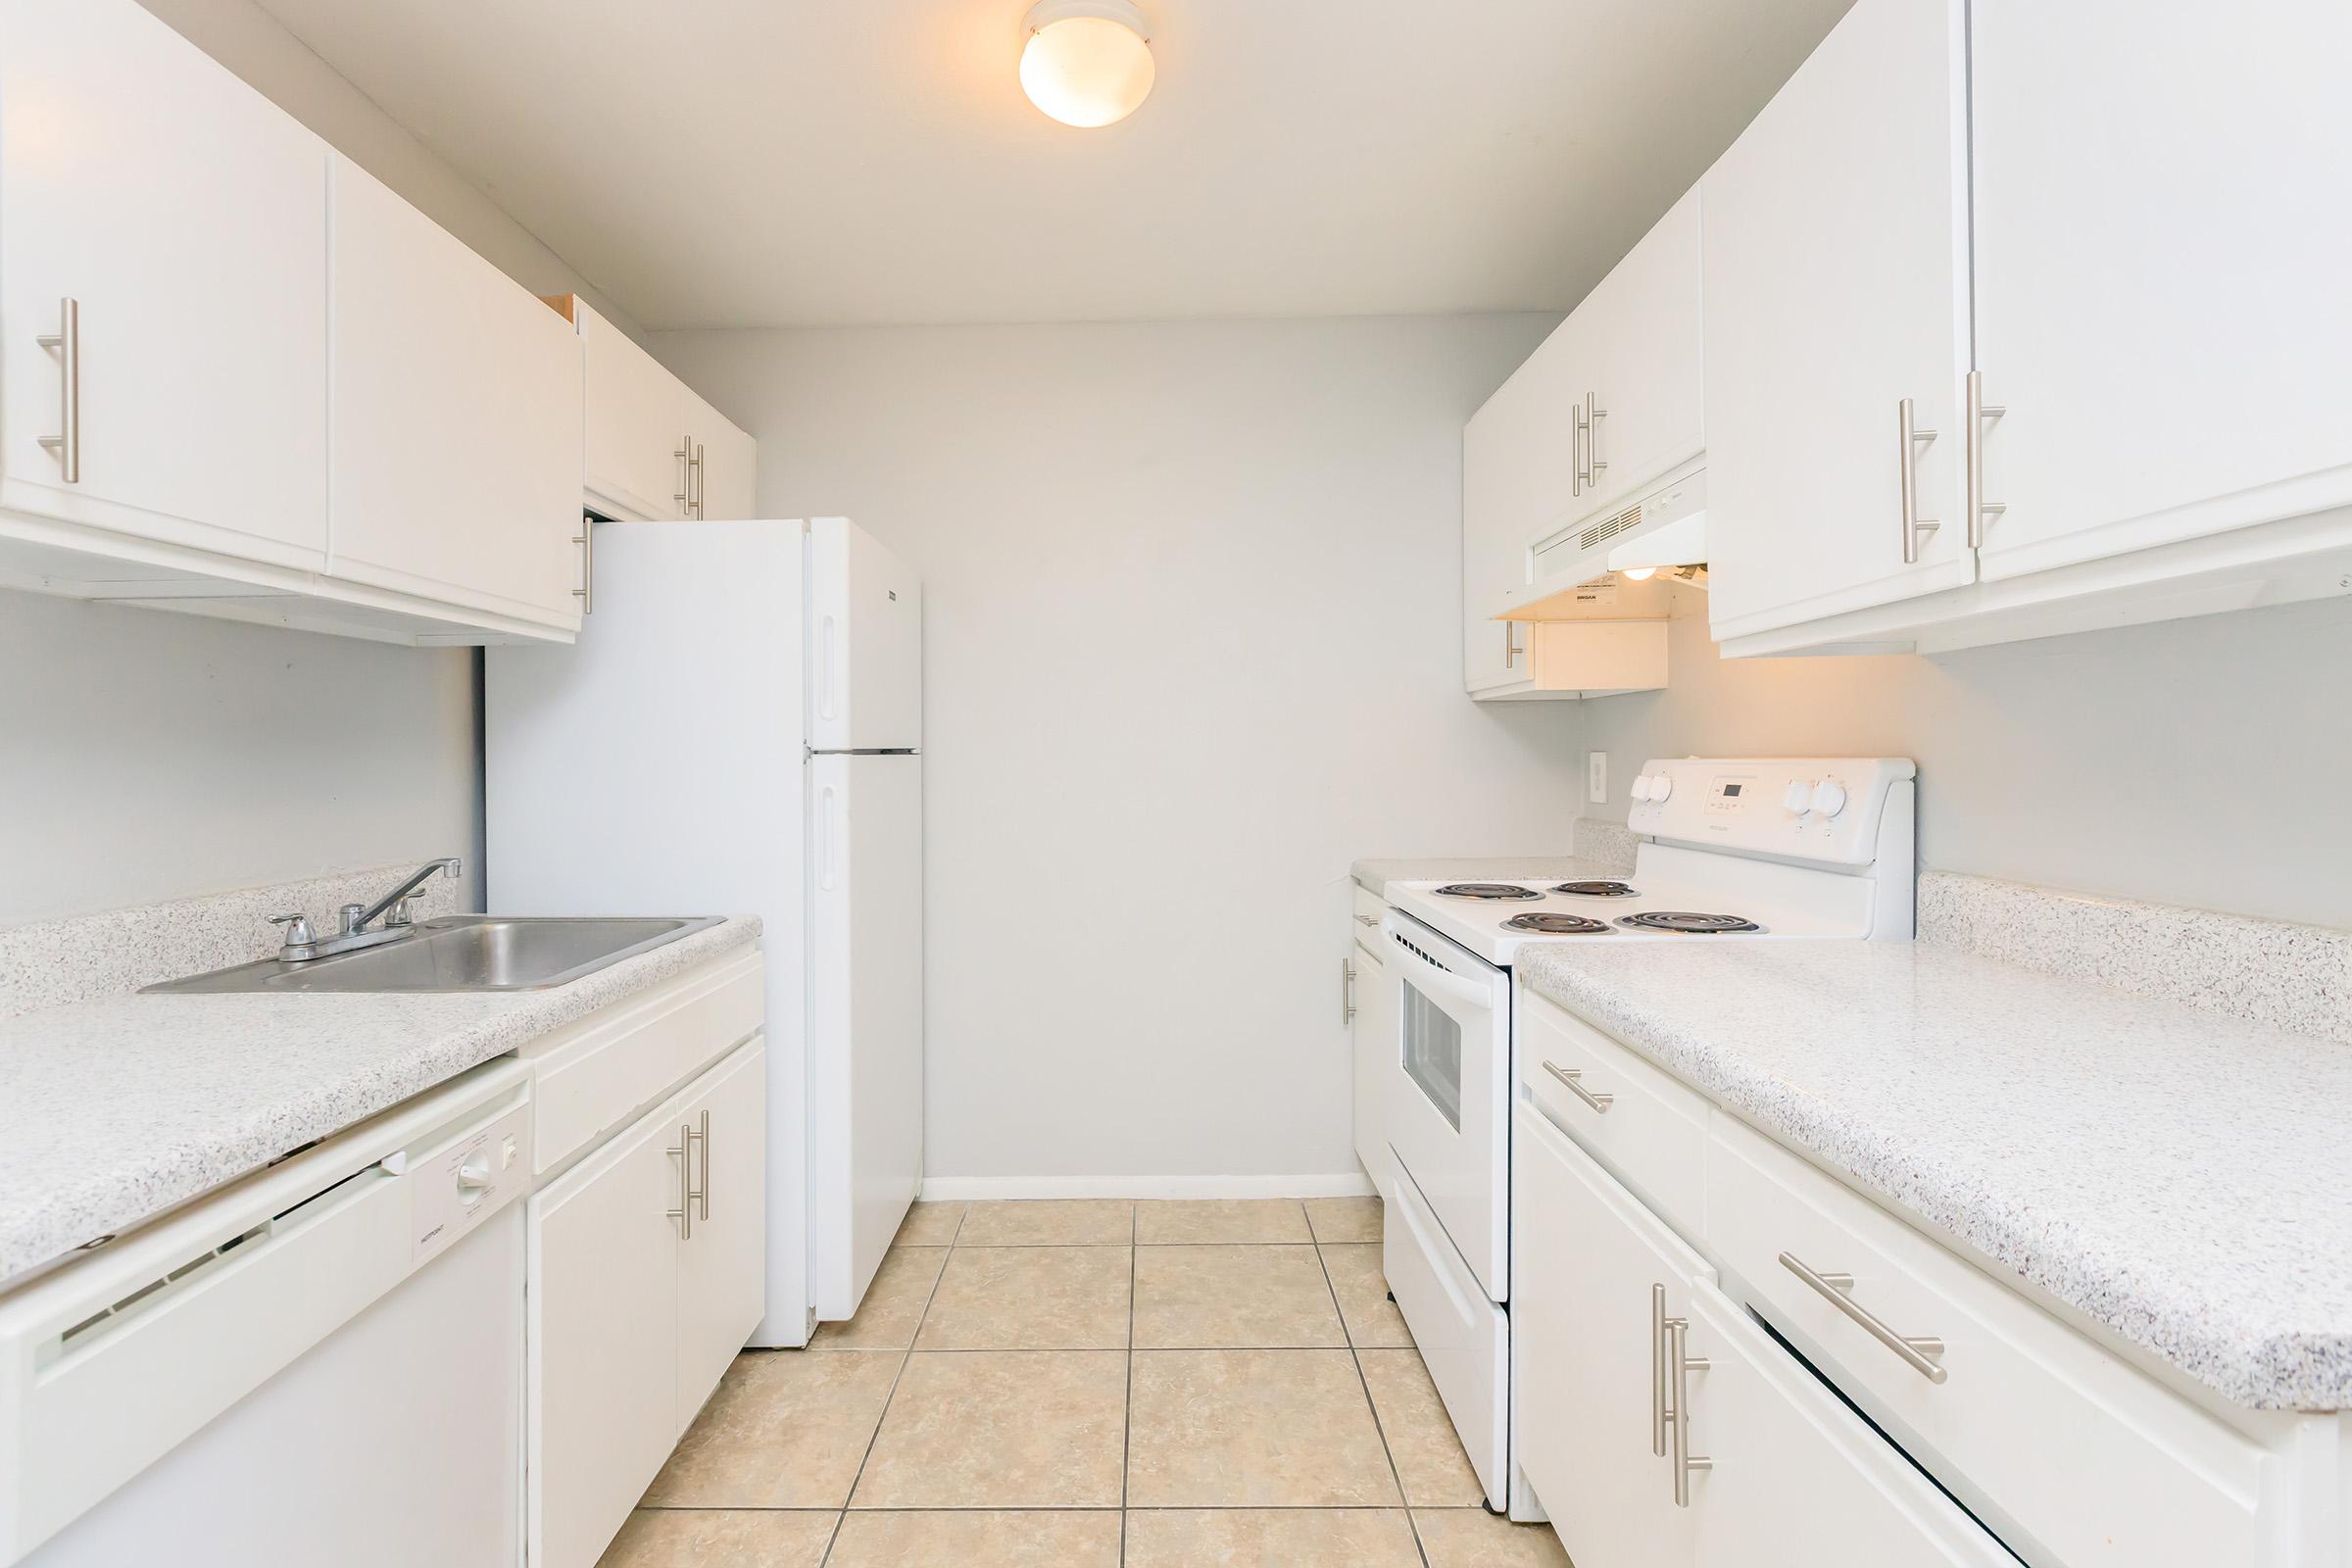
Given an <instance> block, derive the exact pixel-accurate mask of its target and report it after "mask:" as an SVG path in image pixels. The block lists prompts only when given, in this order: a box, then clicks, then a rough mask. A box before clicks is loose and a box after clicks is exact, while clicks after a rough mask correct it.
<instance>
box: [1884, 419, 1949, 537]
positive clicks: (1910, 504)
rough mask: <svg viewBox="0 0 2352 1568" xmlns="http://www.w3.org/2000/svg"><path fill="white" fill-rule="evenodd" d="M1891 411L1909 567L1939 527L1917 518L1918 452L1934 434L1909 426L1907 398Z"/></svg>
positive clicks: (1934, 520)
mask: <svg viewBox="0 0 2352 1568" xmlns="http://www.w3.org/2000/svg"><path fill="white" fill-rule="evenodd" d="M1894 410H1895V415H1894V417H1895V433H1896V440H1897V441H1898V443H1899V445H1900V453H1899V462H1900V464H1901V467H1902V480H1903V564H1904V565H1906V566H1909V565H1915V564H1918V561H1919V543H1920V541H1921V540H1922V539H1925V538H1926V537H1927V536H1928V535H1929V534H1932V533H1934V532H1935V531H1936V529H1937V528H1938V527H1940V526H1942V525H1941V524H1940V523H1938V522H1936V519H1934V518H1933V517H1922V516H1920V515H1919V449H1920V448H1921V447H1922V446H1924V445H1926V444H1927V443H1928V442H1930V441H1933V440H1935V439H1936V432H1935V431H1933V430H1922V429H1920V428H1918V427H1917V426H1916V425H1914V424H1913V423H1912V422H1911V400H1910V399H1909V398H1904V399H1903V400H1902V401H1900V402H1899V403H1897V404H1896V405H1895V406H1894Z"/></svg>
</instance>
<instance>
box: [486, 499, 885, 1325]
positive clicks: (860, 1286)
mask: <svg viewBox="0 0 2352 1568" xmlns="http://www.w3.org/2000/svg"><path fill="white" fill-rule="evenodd" d="M591 526H592V528H593V531H594V539H593V543H592V548H593V550H594V558H593V559H594V561H595V567H594V570H595V576H594V579H593V590H594V598H593V600H592V601H591V602H590V610H589V613H588V614H587V615H586V616H585V617H584V618H583V620H582V623H581V628H580V637H579V641H578V642H577V643H576V644H575V645H574V646H572V647H569V648H492V649H489V650H488V651H487V652H486V654H485V656H484V692H483V715H484V735H483V769H484V793H485V798H484V803H483V822H484V851H485V859H486V862H487V863H486V866H485V878H486V887H487V890H488V907H489V908H490V910H491V911H492V912H494V913H511V914H621V913H628V914H741V913H750V914H758V915H760V917H761V918H762V919H763V920H764V922H765V932H764V936H763V946H764V948H765V950H766V957H767V974H768V991H767V1048H768V1060H769V1063H770V1069H769V1073H768V1151H769V1158H768V1170H769V1182H770V1184H771V1191H770V1193H769V1201H768V1205H767V1212H768V1249H767V1315H766V1317H765V1318H764V1319H763V1320H762V1321H761V1322H760V1327H759V1329H758V1330H757V1331H756V1332H755V1334H754V1335H753V1339H752V1343H753V1344H755V1345H762V1346H797V1345H802V1344H806V1343H807V1341H808V1338H809V1333H810V1332H811V1330H812V1328H813V1326H814V1324H815V1323H816V1322H817V1321H818V1320H819V1319H823V1320H827V1321H832V1320H838V1319H842V1318H846V1317H848V1316H850V1315H851V1313H853V1312H855V1311H856V1310H857V1307H858V1300H859V1299H861V1298H862V1297H863V1296H864V1294H865V1289H866V1286H867V1285H868V1284H869V1283H871V1281H872V1280H873V1277H874V1270H875V1269H876V1268H877V1267H879V1266H880V1264H881V1262H882V1254H883V1252H884V1251H885V1250H887V1249H888V1248H889V1246H890V1241H891V1238H892V1237H893V1236H894V1235H895V1234H896V1233H897V1231H898V1227H899V1222H900V1221H901V1220H902V1219H903V1218H905V1216H906V1213H907V1205H908V1204H909V1203H910V1202H911V1201H913V1199H914V1195H915V1190H916V1188H917V1187H918V1186H919V1185H920V1183H921V1180H922V1127H923V1101H922V1095H923V1078H922V1023H923V1018H922V936H923V921H922V756H921V747H922V633H921V623H922V593H921V586H920V584H919V583H918V582H917V581H916V580H915V576H914V574H913V572H911V571H910V570H908V569H907V565H906V564H905V563H903V562H901V561H900V560H898V559H897V558H896V557H895V556H893V555H891V553H890V552H889V551H887V550H885V549H884V548H883V547H882V546H881V545H879V544H877V543H876V542H875V541H874V540H873V539H872V538H871V537H870V536H868V535H867V534H865V533H864V532H862V531H861V530H859V529H858V527H857V526H856V525H855V524H853V523H851V522H850V521H849V520H848V519H846V518H842V517H818V518H815V519H813V520H810V521H808V522H805V523H804V522H797V521H785V522H772V521H756V522H600V523H595V524H592V525H591ZM796 1069H797V1070H796Z"/></svg>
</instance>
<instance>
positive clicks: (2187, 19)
mask: <svg viewBox="0 0 2352 1568" xmlns="http://www.w3.org/2000/svg"><path fill="white" fill-rule="evenodd" d="M2116 23H2117V16H2116V13H2115V11H2114V10H2113V8H2112V7H2109V6H2105V5H2101V4H2097V3H2095V0H1976V4H1975V6H1974V11H1973V18H1972V27H1973V40H1972V41H1973V48H1974V70H1975V76H1974V90H1975V95H1976V105H1975V110H1976V113H1975V117H1974V125H1975V134H1976V266H1977V364H1978V365H1979V367H1980V368H1982V369H1983V371H1984V377H1985V379H1984V387H1985V394H1984V395H1985V401H1986V402H1988V403H1992V404H1996V405H2000V406H2003V407H2005V408H2006V409H2007V411H2008V412H2007V413H2006V414H2005V415H2004V416H2003V417H2000V418H1997V419H1990V420H1987V421H1986V422H1985V434H1984V441H1985V488H1986V493H1987V495H1988V497H1989V498H1990V499H1991V500H1992V501H1994V502H1996V503H2000V504H2002V505H2003V506H2005V507H2006V508H2007V510H2006V511H2005V512H2003V513H2001V514H1999V515H1994V516H1991V517H1989V518H1987V519H1986V523H1985V547H1984V555H1983V569H1984V574H1985V577H1987V578H1999V577H2013V576H2017V575H2020V574H2022V573H2025V572H2030V571H2039V570H2044V569H2047V568H2049V567H2052V566H2060V565H2065V564H2069V563H2073V562H2079V561H2088V560H2094V559H2097V558H2099V557H2103V556H2111V555H2116V554H2119V553H2121V552H2123V551H2127V550H2136V549H2142V548H2145V547H2148V546H2152V545H2160V544H2167V543H2170V542H2172V541H2175V540H2180V539H2187V538H2193V537H2197V536H2200V535H2205V534H2212V533H2219V532H2222V531H2224V530H2227V529H2230V528H2237V527H2242V526H2245V525H2247V524H2250V523H2257V522H2264V521H2268V520H2270V519H2273V518H2277V517H2285V516H2292V515H2299V514H2302V513H2307V512H2312V511H2316V510H2319V509H2321V508H2323V507H2333V506H2341V505H2344V504H2346V503H2347V502H2352V376H2347V375H2346V374H2345V373H2344V367H2345V364H2346V361H2347V360H2348V359H2352V303H2348V297H2347V295H2346V292H2345V288H2344V280H2345V278H2346V277H2347V276H2352V208H2347V206H2346V204H2345V202H2344V200H2343V193H2344V192H2345V191H2346V190H2348V189H2352V94H2347V92H2346V91H2345V88H2344V81H2343V76H2344V64H2345V62H2346V61H2347V60H2352V7H2347V6H2345V5H2344V4H2342V3H2341V0H2270V3H2267V4H2263V5H2256V6H2218V7H2217V6H2208V5H2196V4H2191V3H2189V0H2156V3H2153V4H2150V5H2145V6H2137V7H2134V8H2133V9H2132V11H2131V24H2130V25H2128V26H2124V27H2118V26H2117V25H2116Z"/></svg>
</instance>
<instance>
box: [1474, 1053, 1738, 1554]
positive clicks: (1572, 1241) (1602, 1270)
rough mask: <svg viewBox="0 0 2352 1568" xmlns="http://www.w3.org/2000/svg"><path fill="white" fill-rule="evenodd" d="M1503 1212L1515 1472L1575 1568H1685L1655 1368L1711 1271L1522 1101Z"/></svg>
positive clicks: (1688, 1545)
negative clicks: (1669, 1332)
mask: <svg viewBox="0 0 2352 1568" xmlns="http://www.w3.org/2000/svg"><path fill="white" fill-rule="evenodd" d="M1511 1204H1512V1237H1511V1246H1512V1258H1511V1273H1512V1278H1513V1281H1514V1286H1513V1292H1512V1300H1511V1351H1512V1360H1513V1366H1512V1372H1511V1380H1512V1390H1513V1399H1512V1403H1513V1419H1514V1420H1515V1422H1516V1439H1517V1441H1516V1444H1515V1450H1516V1452H1517V1454H1518V1459H1519V1467H1520V1469H1522V1470H1523V1471H1525V1472H1526V1474H1527V1479H1528V1484H1529V1485H1530V1486H1532V1487H1534V1489H1535V1492H1536V1495H1537V1496H1538V1497H1539V1498H1541V1499H1542V1501H1543V1504H1544V1512H1545V1513H1547V1514H1548V1515H1549V1516H1550V1518H1551V1526H1552V1529H1553V1530H1555V1531H1557V1532H1558V1533H1559V1538H1560V1544H1561V1545H1563V1546H1565V1547H1566V1548H1567V1550H1568V1555H1569V1556H1570V1557H1571V1558H1573V1559H1574V1560H1575V1562H1576V1563H1577V1568H1680V1565H1687V1564H1691V1563H1693V1562H1695V1561H1696V1560H1697V1556H1696V1539H1697V1535H1696V1529H1695V1524H1694V1520H1693V1518H1692V1515H1691V1510H1690V1509H1689V1508H1687V1507H1682V1506H1678V1505H1677V1504H1676V1502H1675V1494H1674V1475H1673V1470H1672V1453H1673V1448H1674V1435H1673V1433H1672V1431H1671V1429H1670V1425H1669V1423H1668V1422H1667V1421H1666V1420H1665V1418H1664V1412H1665V1410H1666V1404H1665V1402H1664V1388H1663V1382H1662V1362H1661V1359H1660V1358H1661V1357H1662V1355H1663V1354H1664V1344H1665V1342H1664V1334H1665V1325H1666V1324H1667V1322H1668V1321H1669V1320H1670V1319H1673V1318H1677V1317H1687V1315H1688V1313H1689V1310H1690V1303H1691V1299H1692V1297H1693V1295H1694V1293H1695V1292H1696V1291H1698V1290H1699V1289H1701V1288H1709V1287H1711V1283H1712V1281H1713V1279H1714V1270H1713V1269H1711V1268H1710V1267H1709V1266H1708V1265H1707V1263H1706V1261H1705V1260H1704V1259H1702V1258H1701V1257H1699V1256H1698V1254H1697V1253H1695V1252H1693V1251H1692V1250H1691V1249H1690V1248H1689V1247H1688V1246H1687V1245H1685V1244H1684V1243H1683V1241H1682V1240H1681V1239H1680V1238H1679V1237H1677V1236H1675V1235H1674V1233H1673V1232H1671V1231H1670V1230H1668V1229H1667V1228H1666V1227H1665V1226H1664V1225H1663V1224H1661V1223H1660V1222H1659V1221H1658V1219H1657V1218H1656V1217H1655V1216H1653V1215H1652V1214H1650V1213H1649V1211H1648V1210H1646V1209H1644V1208H1643V1207H1642V1205H1641V1203H1640V1202H1639V1201H1637V1200H1635V1198H1634V1197H1633V1195H1632V1194H1630V1193H1628V1192H1626V1191H1625V1189H1624V1188H1622V1187H1620V1186H1619V1185H1618V1184H1617V1183H1616V1181H1615V1180H1614V1179H1613V1178H1611V1177H1610V1176H1609V1174H1608V1173H1607V1172H1606V1171H1604V1170H1602V1169H1601V1168H1600V1166H1599V1165H1598V1164H1597V1163H1595V1162H1594V1161H1593V1157H1592V1156H1591V1155H1589V1154H1587V1153H1585V1152H1583V1151H1582V1150H1579V1149H1578V1148H1577V1147H1576V1146H1575V1145H1574V1144H1573V1143H1571V1142H1570V1141H1569V1139H1568V1137H1567V1135H1566V1134H1564V1133H1562V1132H1561V1131H1560V1130H1559V1129H1558V1128H1557V1127H1555V1126H1553V1125H1552V1123H1551V1121H1550V1119H1549V1118H1548V1117H1546V1116H1545V1115H1544V1113H1543V1112H1542V1111H1541V1110H1539V1109H1537V1108H1536V1107H1535V1106H1534V1105H1533V1104H1532V1103H1528V1102H1527V1101H1525V1100H1521V1101H1520V1102H1519V1103H1518V1105H1517V1107H1516V1109H1515V1110H1514V1112H1513V1129H1512V1139H1511Z"/></svg>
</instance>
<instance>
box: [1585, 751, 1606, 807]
mask: <svg viewBox="0 0 2352 1568" xmlns="http://www.w3.org/2000/svg"><path fill="white" fill-rule="evenodd" d="M1585 799H1586V800H1588V801H1591V802H1592V803H1593V805H1594V806H1606V805H1608V804H1609V754H1608V753H1606V752H1587V753H1586V754H1585Z"/></svg>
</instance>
